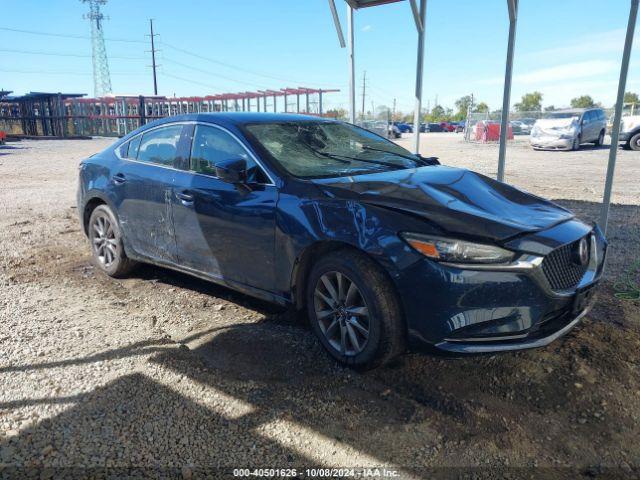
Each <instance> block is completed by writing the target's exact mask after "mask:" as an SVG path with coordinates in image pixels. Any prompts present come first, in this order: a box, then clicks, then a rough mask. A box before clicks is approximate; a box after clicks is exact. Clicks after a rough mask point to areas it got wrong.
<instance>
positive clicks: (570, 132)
mask: <svg viewBox="0 0 640 480" xmlns="http://www.w3.org/2000/svg"><path fill="white" fill-rule="evenodd" d="M606 127H607V119H606V117H605V114H604V111H603V110H602V109H601V108H587V109H584V108H577V109H571V110H559V111H557V112H552V113H550V114H549V116H548V117H547V118H544V119H539V120H537V121H536V123H535V124H534V126H533V129H532V130H531V146H532V147H533V148H534V149H546V150H578V149H579V148H580V145H581V144H583V143H588V142H592V143H594V144H595V145H597V146H599V145H602V143H603V142H604V135H605V131H606Z"/></svg>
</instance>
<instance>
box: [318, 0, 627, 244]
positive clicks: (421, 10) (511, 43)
mask: <svg viewBox="0 0 640 480" xmlns="http://www.w3.org/2000/svg"><path fill="white" fill-rule="evenodd" d="M328 1H329V8H330V9H331V14H332V16H333V21H334V24H335V26H336V31H337V32H338V39H339V41H340V46H341V47H342V48H344V47H345V46H346V44H345V41H344V34H343V32H342V26H341V25H340V19H339V17H338V12H337V10H336V5H335V0H328ZM345 1H346V3H347V24H348V44H349V112H350V120H351V123H355V121H356V108H355V105H356V99H355V56H354V29H353V11H354V9H359V8H366V7H375V6H378V5H384V4H387V3H398V2H402V1H405V0H345ZM630 1H631V7H630V11H629V20H628V23H627V34H626V37H625V43H624V48H623V55H622V64H621V66H620V79H619V82H618V94H617V98H616V106H615V114H614V120H613V129H612V132H611V146H610V149H609V162H608V166H607V176H606V180H605V187H604V196H603V199H602V210H601V216H600V226H601V228H602V229H603V230H604V232H605V233H606V231H607V224H608V220H609V207H610V205H611V192H612V189H613V176H614V172H615V166H616V158H617V155H618V148H619V145H618V144H619V136H620V123H621V119H622V106H623V105H622V102H623V98H624V91H625V89H626V85H627V74H628V72H629V59H630V57H631V47H632V45H633V35H634V32H635V26H636V19H637V16H638V3H639V2H640V0H630ZM419 2H420V5H419V6H418V0H409V3H410V5H411V11H412V13H413V18H414V21H415V24H416V29H417V31H418V58H417V62H416V89H415V110H414V128H413V132H414V133H413V135H414V145H413V150H414V153H419V151H420V112H421V109H422V77H423V63H424V37H425V30H426V11H427V0H419ZM506 3H507V10H508V12H509V37H508V43H507V59H506V66H505V67H506V68H505V75H504V90H503V101H502V119H501V126H500V145H499V150H498V174H497V178H498V180H499V181H501V182H502V181H504V172H505V163H506V143H507V125H508V122H509V109H510V106H511V78H512V72H513V56H514V49H515V39H516V26H517V20H518V0H506Z"/></svg>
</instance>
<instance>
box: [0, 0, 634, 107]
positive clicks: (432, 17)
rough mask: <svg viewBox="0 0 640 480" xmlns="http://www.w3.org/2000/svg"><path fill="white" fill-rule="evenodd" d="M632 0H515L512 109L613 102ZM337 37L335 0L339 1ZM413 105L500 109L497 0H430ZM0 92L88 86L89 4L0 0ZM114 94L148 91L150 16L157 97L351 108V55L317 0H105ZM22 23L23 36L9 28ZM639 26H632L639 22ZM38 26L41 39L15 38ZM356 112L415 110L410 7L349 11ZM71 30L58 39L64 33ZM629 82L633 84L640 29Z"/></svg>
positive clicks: (504, 25)
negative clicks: (282, 96) (471, 102)
mask: <svg viewBox="0 0 640 480" xmlns="http://www.w3.org/2000/svg"><path fill="white" fill-rule="evenodd" d="M629 3H630V1H629V0H607V1H606V2H603V1H602V0H520V12H519V18H518V30H517V35H516V49H515V63H514V77H513V87H512V104H513V103H515V102H517V101H518V100H519V98H520V97H521V96H522V94H524V93H526V92H530V91H534V90H538V91H540V92H542V93H543V95H544V96H543V106H548V105H554V106H556V107H562V106H568V104H569V101H570V99H571V98H573V97H576V96H579V95H583V94H588V95H591V96H592V97H593V98H594V99H595V100H596V101H597V102H601V103H602V104H603V105H604V106H606V107H609V106H611V105H612V104H613V103H614V100H615V95H616V88H617V82H618V76H619V70H620V60H621V57H622V45H623V42H624V35H625V30H626V25H627V19H628V14H629ZM336 4H337V6H338V11H339V14H340V17H341V20H342V25H343V28H344V29H345V34H346V9H347V7H346V4H345V3H344V2H343V0H336ZM427 5H428V7H427V21H426V47H425V62H424V107H433V106H434V105H435V103H436V101H437V103H438V104H440V105H443V106H445V107H453V105H454V102H455V100H456V99H457V98H459V97H461V96H463V95H467V94H471V93H473V94H474V96H475V98H476V99H477V100H478V101H484V102H486V103H487V104H488V105H489V106H490V108H491V109H492V110H493V109H497V108H500V106H501V103H502V87H503V77H504V68H505V57H506V45H507V36H508V24H509V22H508V12H507V5H506V1H505V0H483V1H479V0H457V1H450V0H429V1H428V2H427ZM2 10H3V12H4V13H7V14H6V15H5V14H3V15H2V16H0V89H2V88H4V89H7V90H13V91H14V93H16V94H22V93H25V92H29V91H49V92H58V91H60V92H73V93H87V94H89V95H92V94H93V79H92V65H91V41H90V38H89V35H90V25H89V21H88V20H86V19H83V14H85V13H87V11H88V5H87V4H85V3H82V2H81V0H3V2H2ZM102 11H103V13H104V14H105V15H106V16H108V19H106V20H105V21H104V27H103V29H104V34H105V38H106V49H107V55H108V57H109V67H110V71H111V82H112V86H113V91H114V93H116V94H151V93H153V81H152V76H151V69H150V67H149V65H150V64H151V58H150V53H149V50H150V44H149V37H148V33H149V31H148V29H149V18H153V19H154V29H155V31H156V33H158V34H159V36H158V37H156V40H157V45H156V47H157V48H158V49H159V53H158V63H159V64H160V67H159V69H158V89H159V92H158V93H159V94H161V95H167V96H173V95H178V96H181V95H207V94H215V93H223V92H239V91H255V90H265V89H280V88H284V87H299V86H303V87H311V88H337V89H340V90H341V91H340V92H339V93H332V94H327V95H326V96H325V108H332V107H336V108H347V107H348V58H347V50H346V49H341V48H340V45H339V42H338V37H337V35H336V31H335V28H334V25H333V21H332V18H331V14H330V11H329V7H328V2H327V0H297V1H295V0H234V1H222V0H180V1H179V2H176V1H175V0H172V1H165V0H109V1H108V2H107V4H106V5H104V6H103V7H102ZM17 30H22V31H17ZM637 30H640V28H638V29H637ZM24 31H29V32H39V33H40V34H34V33H25V32H24ZM354 31H355V37H356V40H355V59H356V85H357V91H356V93H357V95H358V98H357V104H358V109H360V108H361V104H362V97H361V95H362V83H363V76H364V72H365V71H366V79H367V80H366V85H367V88H366V96H365V107H366V110H371V109H372V107H373V108H374V109H376V108H378V107H380V106H382V105H386V106H389V107H391V106H392V105H393V102H394V99H395V100H396V105H397V110H398V111H404V112H410V111H412V110H413V107H414V89H415V66H416V46H417V33H416V29H415V25H414V23H413V17H412V14H411V9H410V5H409V2H407V1H403V2H399V3H396V4H390V5H383V6H379V7H373V8H368V9H361V10H358V11H356V13H355V29H354ZM67 36H69V37H72V38H69V37H67ZM639 37H640V32H639V33H638V34H637V35H636V41H635V45H634V49H633V52H632V58H631V67H630V71H629V79H628V83H627V90H631V91H636V92H640V75H639V74H640V58H638V54H637V51H638V49H639V48H640V43H638V38H639Z"/></svg>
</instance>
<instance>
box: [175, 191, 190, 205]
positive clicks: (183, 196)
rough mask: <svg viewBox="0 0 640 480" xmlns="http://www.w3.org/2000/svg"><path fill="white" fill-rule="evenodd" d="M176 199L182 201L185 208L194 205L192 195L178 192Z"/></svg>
mask: <svg viewBox="0 0 640 480" xmlns="http://www.w3.org/2000/svg"><path fill="white" fill-rule="evenodd" d="M176 198H177V199H178V200H180V202H181V203H182V204H183V205H184V206H185V207H189V206H191V205H193V195H191V194H190V193H184V192H176Z"/></svg>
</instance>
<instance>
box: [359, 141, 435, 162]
mask: <svg viewBox="0 0 640 480" xmlns="http://www.w3.org/2000/svg"><path fill="white" fill-rule="evenodd" d="M362 149H363V150H371V151H373V152H382V153H389V154H391V155H395V156H396V157H401V158H406V159H407V160H411V161H412V162H414V163H419V164H422V165H426V166H428V165H433V164H432V163H429V162H427V161H426V160H423V159H422V158H420V157H419V156H412V155H405V154H404V153H400V152H394V151H391V150H386V149H384V148H376V147H370V146H369V145H363V146H362Z"/></svg>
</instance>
